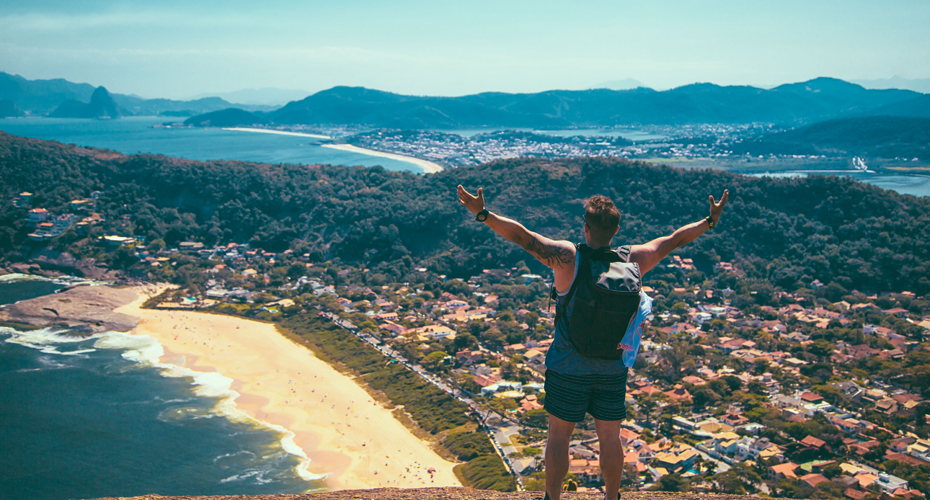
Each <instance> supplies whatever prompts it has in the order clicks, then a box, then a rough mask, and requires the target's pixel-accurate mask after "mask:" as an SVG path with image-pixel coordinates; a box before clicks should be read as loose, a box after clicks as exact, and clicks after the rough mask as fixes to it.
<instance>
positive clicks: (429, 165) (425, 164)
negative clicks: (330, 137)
mask: <svg viewBox="0 0 930 500" xmlns="http://www.w3.org/2000/svg"><path fill="white" fill-rule="evenodd" d="M323 147H324V148H330V149H339V150H341V151H349V152H351V153H360V154H363V155H368V156H380V157H382V158H390V159H392V160H398V161H405V162H407V163H413V164H414V165H417V166H418V167H420V168H422V169H423V173H424V174H435V173H436V172H442V167H441V166H439V164H437V163H433V162H431V161H428V160H421V159H420V158H416V157H413V156H406V155H400V154H397V153H385V152H384V151H377V150H374V149H365V148H360V147H358V146H353V145H351V144H323Z"/></svg>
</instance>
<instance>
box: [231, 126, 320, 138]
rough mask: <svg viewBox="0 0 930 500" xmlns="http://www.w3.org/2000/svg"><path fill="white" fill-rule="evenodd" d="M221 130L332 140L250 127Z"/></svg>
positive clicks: (315, 135) (314, 135)
mask: <svg viewBox="0 0 930 500" xmlns="http://www.w3.org/2000/svg"><path fill="white" fill-rule="evenodd" d="M221 130H231V131H234V132H259V133H262V134H275V135H290V136H296V137H310V138H313V139H332V137H330V136H328V135H321V134H308V133H305V132H289V131H286V130H272V129H267V128H251V127H222V128H221Z"/></svg>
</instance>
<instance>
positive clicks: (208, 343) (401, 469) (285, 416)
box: [114, 287, 460, 490]
mask: <svg viewBox="0 0 930 500" xmlns="http://www.w3.org/2000/svg"><path fill="white" fill-rule="evenodd" d="M135 290H136V292H137V294H138V296H137V298H136V299H135V300H133V301H132V302H131V303H128V304H126V305H123V306H121V307H118V308H116V309H115V310H114V313H116V314H121V315H127V316H133V317H137V318H139V323H138V325H137V326H136V328H135V329H134V330H133V331H132V333H134V334H137V335H146V336H149V337H152V338H154V339H155V340H156V341H157V342H158V343H159V344H160V345H161V346H162V349H163V350H164V354H163V355H162V356H161V357H160V359H159V362H160V363H161V364H169V365H175V366H178V367H180V368H182V369H186V370H191V371H193V372H199V373H210V372H216V373H217V374H219V375H222V376H223V377H227V378H229V379H232V382H231V384H230V390H231V391H234V392H235V393H236V397H235V398H234V399H233V400H232V404H234V405H235V408H236V409H237V410H240V411H242V412H244V413H245V414H246V415H248V416H249V417H251V418H254V419H255V420H256V421H258V422H261V423H262V424H265V425H267V426H269V427H271V428H273V429H276V430H279V431H280V432H284V433H285V436H286V437H285V439H288V437H287V436H288V434H293V437H291V438H290V441H291V442H292V443H293V446H294V447H296V448H297V449H296V450H294V454H296V455H298V456H301V454H303V455H305V456H306V458H307V459H308V460H305V461H304V465H305V466H306V471H305V474H306V473H309V475H310V476H311V477H313V476H326V479H325V481H324V482H325V484H326V486H327V488H328V489H332V490H338V489H364V488H377V487H399V488H411V487H424V486H436V487H438V486H460V482H459V481H458V479H457V478H456V477H455V474H454V473H453V471H452V468H453V467H454V466H455V465H456V464H455V463H452V462H448V461H446V460H444V459H442V458H441V457H440V456H439V455H437V454H436V452H435V451H433V450H432V448H431V447H430V444H429V443H428V442H426V441H423V440H421V439H419V438H417V437H416V436H414V435H413V433H412V432H411V431H410V430H409V429H407V428H406V427H404V425H403V424H402V423H401V422H400V421H398V420H397V419H396V418H394V415H393V414H392V412H391V410H390V409H388V408H385V407H384V406H382V405H381V404H380V403H379V402H378V401H375V400H373V399H372V398H371V396H370V395H369V394H368V393H367V392H366V391H365V389H364V388H363V387H361V385H359V384H358V383H356V382H355V381H354V380H353V379H352V378H351V377H349V376H347V375H345V374H343V373H340V372H338V371H337V370H336V369H335V368H333V367H332V366H330V365H329V364H327V363H326V362H324V361H322V360H320V359H319V358H317V357H316V356H315V355H314V354H313V353H312V352H311V351H310V350H309V349H307V348H306V347H304V346H301V345H298V344H296V343H294V342H293V341H292V340H290V339H288V338H287V337H286V336H284V335H282V334H281V333H280V332H279V331H278V330H277V329H276V327H275V325H273V324H269V323H261V322H258V321H252V320H248V319H244V318H238V317H234V316H224V315H217V314H208V313H201V312H194V311H177V310H173V311H167V310H153V309H142V304H143V303H144V302H145V300H147V299H148V298H149V297H150V296H152V295H153V294H157V293H159V292H160V291H161V290H163V288H158V289H153V288H151V287H149V288H147V289H143V288H142V287H137V288H136V289H135ZM287 447H288V446H285V448H287ZM429 468H434V469H435V473H433V474H429V473H428V472H427V470H428V469H429Z"/></svg>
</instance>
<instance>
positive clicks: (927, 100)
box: [869, 95, 930, 118]
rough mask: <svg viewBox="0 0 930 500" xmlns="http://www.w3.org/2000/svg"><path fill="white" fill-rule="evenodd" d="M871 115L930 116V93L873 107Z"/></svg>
mask: <svg viewBox="0 0 930 500" xmlns="http://www.w3.org/2000/svg"><path fill="white" fill-rule="evenodd" d="M869 114H870V115H884V116H919V117H922V118H930V95H922V96H920V97H915V98H914V99H908V100H906V101H900V102H895V103H891V104H888V105H886V106H882V107H880V108H876V109H873V110H872V111H871V112H870V113H869Z"/></svg>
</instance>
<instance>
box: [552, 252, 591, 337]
mask: <svg viewBox="0 0 930 500" xmlns="http://www.w3.org/2000/svg"><path fill="white" fill-rule="evenodd" d="M575 252H576V254H577V255H578V258H577V262H578V267H577V268H576V269H575V279H573V280H572V286H571V287H570V288H569V289H568V293H566V294H565V295H563V296H562V299H561V300H559V302H558V304H559V305H558V306H557V307H556V311H555V323H556V324H558V322H559V318H560V317H561V316H562V314H563V313H564V312H565V309H567V308H568V303H569V302H571V301H572V296H573V295H575V290H576V289H577V288H578V278H579V277H581V272H582V271H584V270H585V266H586V265H587V263H588V260H589V259H590V258H591V254H592V253H594V250H593V249H592V248H591V247H589V246H588V245H586V244H584V243H575ZM552 286H553V287H555V283H553V284H552Z"/></svg>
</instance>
